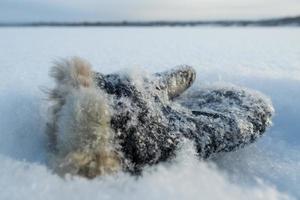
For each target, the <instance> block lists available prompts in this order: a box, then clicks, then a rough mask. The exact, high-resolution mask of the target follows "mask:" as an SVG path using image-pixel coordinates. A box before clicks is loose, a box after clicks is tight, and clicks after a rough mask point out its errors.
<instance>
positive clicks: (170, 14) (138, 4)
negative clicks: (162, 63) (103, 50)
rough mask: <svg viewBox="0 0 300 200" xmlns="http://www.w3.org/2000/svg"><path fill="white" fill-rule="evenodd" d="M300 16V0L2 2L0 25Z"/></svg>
mask: <svg viewBox="0 0 300 200" xmlns="http://www.w3.org/2000/svg"><path fill="white" fill-rule="evenodd" d="M298 14H300V1H299V0H284V1H283V0H263V1H262V0H226V1H224V0H185V1H181V0H122V1H119V0H100V1H97V0H73V1H62V0H43V1H41V0H1V1H0V22H2V23H3V22H5V23H7V22H8V23H12V22H46V21H47V22H49V21H55V22H81V21H123V20H126V21H156V20H167V21H170V20H171V21H181V20H237V19H249V20H254V19H266V18H268V19H269V18H278V17H288V16H296V15H298Z"/></svg>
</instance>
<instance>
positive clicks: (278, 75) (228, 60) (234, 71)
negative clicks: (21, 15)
mask: <svg viewBox="0 0 300 200" xmlns="http://www.w3.org/2000/svg"><path fill="white" fill-rule="evenodd" d="M299 35H300V29H299V28H296V27H273V28H271V27H269V28H263V27H259V28H255V27H247V28H237V27H230V28H226V27H194V28H191V27H186V28H184V27H180V28H179V27H178V28H169V27H161V28H158V27H156V28H149V27H148V28H147V27H145V28H133V27H131V28H97V27H94V28H70V27H69V28H47V27H43V28H29V27H27V28H18V27H15V28H2V29H0V63H1V65H0V78H1V83H0V130H1V131H0V161H1V165H0V172H1V173H0V199H3V200H4V199H32V200H34V199H88V198H89V199H90V198H93V199H299V198H300V192H299V191H300V190H299V188H300V136H299V134H298V133H299V129H300V124H299V118H300V114H299V113H300V106H299V102H300V57H299V55H300V37H299ZM70 56H80V57H83V58H85V59H87V60H89V61H90V62H91V64H92V65H93V68H94V69H95V70H97V71H101V72H104V73H112V72H116V71H120V70H127V71H129V72H130V73H135V74H136V76H139V74H142V73H153V72H157V71H164V70H166V69H170V68H172V67H174V66H176V65H180V64H188V65H191V66H193V67H194V68H195V69H196V70H197V79H196V82H195V85H196V86H195V87H203V86H210V85H215V84H217V85H231V84H234V85H240V86H244V87H248V88H252V89H256V90H259V91H261V92H263V93H264V94H266V95H267V96H268V97H270V98H271V100H272V101H273V105H274V108H275V117H274V119H273V126H272V127H271V128H270V129H269V130H268V131H267V133H266V135H264V136H263V137H262V138H261V139H260V140H259V141H258V142H257V143H254V144H253V145H251V146H248V147H246V148H244V149H241V150H239V151H236V152H232V153H227V154H223V155H218V156H217V157H216V158H214V159H212V160H209V161H199V160H198V159H197V157H196V156H192V155H193V152H194V150H193V148H192V147H191V146H192V145H189V144H187V145H186V147H185V148H184V149H182V150H181V151H180V152H179V156H178V157H177V158H176V159H175V160H173V161H171V162H167V163H162V164H159V165H158V166H154V167H148V168H147V169H146V170H145V171H144V172H143V174H142V176H139V177H134V176H130V175H129V174H126V173H119V174H116V175H114V176H107V177H98V178H95V179H93V180H87V179H84V178H79V177H70V176H67V177H66V178H65V179H63V178H61V177H59V176H58V175H56V174H54V173H53V172H52V171H51V170H50V169H49V167H48V165H47V160H46V136H45V133H44V132H45V131H44V129H45V120H46V113H47V112H46V111H47V101H46V100H45V98H46V96H45V94H44V93H43V90H44V89H45V88H51V87H53V84H54V83H53V81H52V80H51V79H50V78H49V76H48V72H49V68H50V67H51V66H52V61H53V60H55V59H57V58H65V57H70Z"/></svg>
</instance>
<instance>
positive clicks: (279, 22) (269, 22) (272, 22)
mask: <svg viewBox="0 0 300 200" xmlns="http://www.w3.org/2000/svg"><path fill="white" fill-rule="evenodd" d="M41 26H54V27H60V26H63V27H65V26H71V27H73V26H75V27H76V26H87V27H89V26H100V27H130V26H131V27H148V26H300V16H297V17H285V18H276V19H264V20H217V21H119V22H118V21H117V22H101V21H99V22H25V23H1V22H0V27H41Z"/></svg>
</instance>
